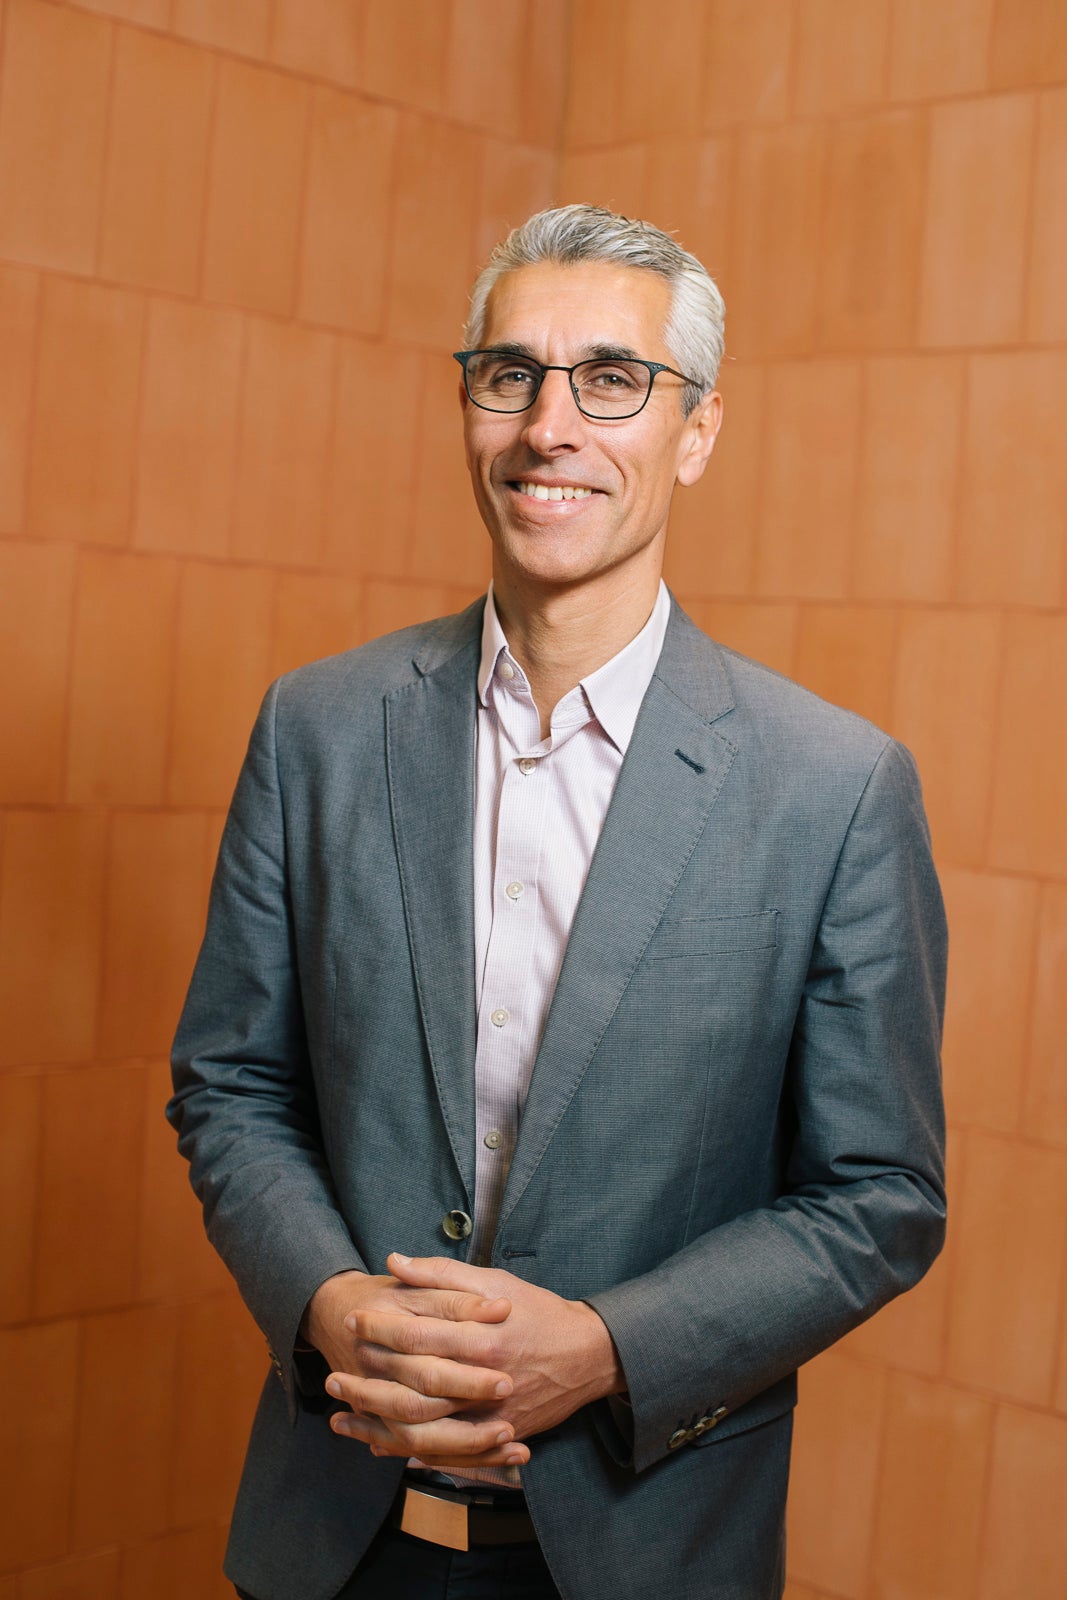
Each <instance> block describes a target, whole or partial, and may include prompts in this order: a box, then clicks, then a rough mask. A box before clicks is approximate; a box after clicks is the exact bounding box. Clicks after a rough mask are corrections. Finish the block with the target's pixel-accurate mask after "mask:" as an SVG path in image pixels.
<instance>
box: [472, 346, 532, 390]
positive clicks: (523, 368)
mask: <svg viewBox="0 0 1067 1600" xmlns="http://www.w3.org/2000/svg"><path fill="white" fill-rule="evenodd" d="M469 371H470V378H471V382H472V383H473V384H475V385H476V386H477V388H478V389H479V390H482V391H484V392H485V393H487V394H495V395H518V394H526V393H528V392H529V391H530V389H533V388H536V387H537V370H536V368H534V367H533V366H531V365H530V363H529V362H527V361H522V360H519V359H516V357H515V356H496V355H487V356H479V357H478V359H477V361H472V362H471V363H470V368H469Z"/></svg>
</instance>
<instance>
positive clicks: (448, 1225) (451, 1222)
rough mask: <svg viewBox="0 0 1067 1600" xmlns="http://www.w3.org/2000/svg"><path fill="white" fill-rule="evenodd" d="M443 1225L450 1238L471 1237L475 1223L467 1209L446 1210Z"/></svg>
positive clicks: (442, 1220)
mask: <svg viewBox="0 0 1067 1600" xmlns="http://www.w3.org/2000/svg"><path fill="white" fill-rule="evenodd" d="M441 1227H442V1228H443V1229H444V1231H445V1233H446V1234H447V1235H448V1237H449V1238H450V1239H469V1238H470V1234H471V1229H472V1228H473V1227H474V1224H473V1222H472V1221H471V1219H470V1217H468V1215H467V1213H466V1212H465V1211H446V1212H445V1214H444V1216H443V1217H442V1219H441Z"/></svg>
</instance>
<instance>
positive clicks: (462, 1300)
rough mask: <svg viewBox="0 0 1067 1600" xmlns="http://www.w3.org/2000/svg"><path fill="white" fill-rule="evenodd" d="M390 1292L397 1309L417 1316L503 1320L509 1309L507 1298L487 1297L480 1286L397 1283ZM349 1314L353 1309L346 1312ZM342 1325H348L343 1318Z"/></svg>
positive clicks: (487, 1320)
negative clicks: (465, 1287) (474, 1288)
mask: <svg viewBox="0 0 1067 1600" xmlns="http://www.w3.org/2000/svg"><path fill="white" fill-rule="evenodd" d="M391 1296H392V1299H393V1300H394V1301H395V1303H396V1306H397V1309H398V1310H402V1311H406V1312H410V1313H412V1314H413V1315H415V1316H420V1317H440V1318H442V1319H443V1320H444V1321H446V1322H503V1321H504V1319H505V1318H506V1317H507V1316H508V1314H509V1312H510V1311H511V1301H510V1300H508V1299H507V1298H506V1297H505V1296H502V1295H496V1296H495V1297H494V1298H492V1299H487V1298H486V1296H485V1294H484V1292H482V1291H480V1290H470V1289H431V1288H421V1287H418V1286H415V1285H408V1284H401V1283H398V1284H397V1285H396V1288H395V1289H393V1290H392V1291H391ZM352 1315H354V1310H353V1311H352V1312H350V1313H349V1316H352ZM345 1325H346V1327H347V1326H349V1324H348V1319H347V1318H346V1320H345Z"/></svg>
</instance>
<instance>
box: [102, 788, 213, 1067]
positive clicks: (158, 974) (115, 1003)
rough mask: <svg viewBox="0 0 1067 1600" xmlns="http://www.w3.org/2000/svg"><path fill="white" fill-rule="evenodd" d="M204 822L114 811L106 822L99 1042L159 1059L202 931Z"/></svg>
mask: <svg viewBox="0 0 1067 1600" xmlns="http://www.w3.org/2000/svg"><path fill="white" fill-rule="evenodd" d="M203 850H204V819H203V817H202V816H200V815H199V814H198V813H196V812H171V813H167V812H162V813H155V814H153V813H146V812H137V811H129V812H118V813H117V814H116V815H115V817H114V819H113V821H112V839H111V852H110V857H109V862H108V896H107V921H106V926H105V941H104V970H103V982H102V986H101V990H102V992H101V1000H100V1029H99V1044H100V1050H101V1053H102V1054H103V1055H107V1056H120V1055H123V1056H151V1055H165V1054H166V1053H167V1051H168V1050H169V1048H170V1041H171V1039H172V1038H173V1036H174V1029H175V1027H176V1026H177V1022H178V1014H179V1012H180V1010H181V1005H182V1001H183V1000H184V998H185V991H186V989H187V988H188V986H189V978H190V976H191V974H192V970H193V962H194V960H195V958H196V952H197V949H198V947H199V944H200V939H201V936H202V934H203V931H204V914H205V911H206V909H207V908H206V904H205V901H204V892H203V890H204V884H203V878H202V876H201V872H200V866H201V861H202V857H203Z"/></svg>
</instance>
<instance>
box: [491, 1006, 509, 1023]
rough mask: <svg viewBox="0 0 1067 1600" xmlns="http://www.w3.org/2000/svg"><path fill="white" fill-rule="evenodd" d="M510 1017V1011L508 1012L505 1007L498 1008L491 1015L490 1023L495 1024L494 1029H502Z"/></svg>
mask: <svg viewBox="0 0 1067 1600" xmlns="http://www.w3.org/2000/svg"><path fill="white" fill-rule="evenodd" d="M510 1016H511V1012H510V1011H508V1010H506V1009H505V1007H504V1006H498V1007H497V1009H496V1010H495V1011H494V1012H492V1013H491V1015H490V1017H489V1021H490V1022H491V1023H492V1024H493V1027H494V1028H502V1027H503V1026H504V1024H505V1022H507V1020H508V1018H509V1017H510Z"/></svg>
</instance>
